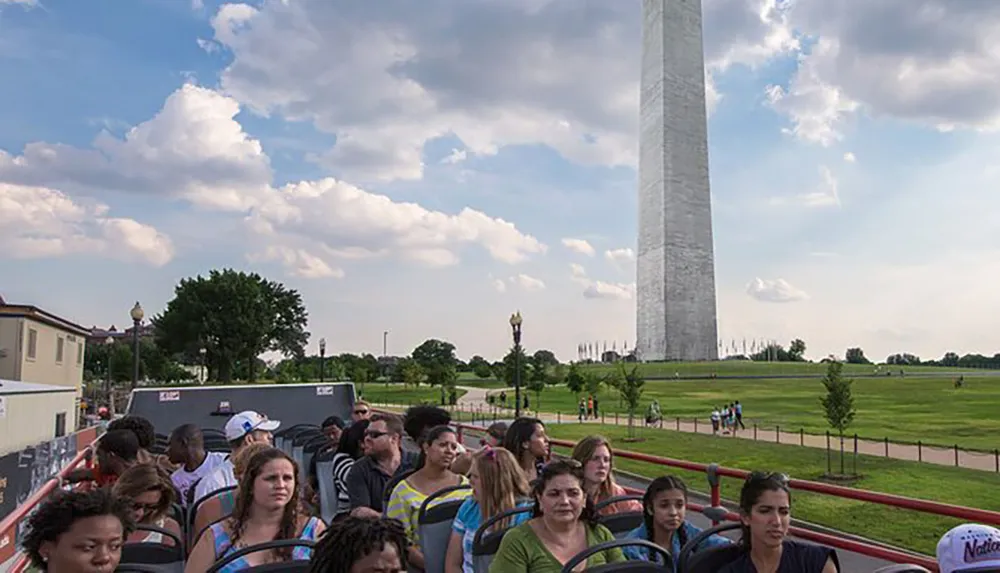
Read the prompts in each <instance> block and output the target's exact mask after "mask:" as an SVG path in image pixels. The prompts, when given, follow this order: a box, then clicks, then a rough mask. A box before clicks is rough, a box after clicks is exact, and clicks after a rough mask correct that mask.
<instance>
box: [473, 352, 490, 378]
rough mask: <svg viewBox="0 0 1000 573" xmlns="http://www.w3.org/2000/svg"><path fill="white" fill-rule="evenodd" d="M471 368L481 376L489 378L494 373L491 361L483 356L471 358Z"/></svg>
mask: <svg viewBox="0 0 1000 573" xmlns="http://www.w3.org/2000/svg"><path fill="white" fill-rule="evenodd" d="M469 369H470V370H472V373H473V374H475V375H476V376H477V377H479V378H489V377H490V376H492V375H493V369H492V368H491V367H490V363H489V362H487V361H486V359H485V358H483V357H482V356H479V355H476V356H473V357H472V359H470V360H469Z"/></svg>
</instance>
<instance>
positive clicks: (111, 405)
mask: <svg viewBox="0 0 1000 573" xmlns="http://www.w3.org/2000/svg"><path fill="white" fill-rule="evenodd" d="M114 343H115V339H114V338H111V337H110V336H109V337H107V338H105V339H104V344H105V345H106V346H107V347H108V364H107V366H108V377H107V378H105V379H104V399H105V400H107V401H108V412H109V413H111V414H112V415H113V414H114V413H115V397H114V395H112V393H111V350H112V348H111V345H112V344H114Z"/></svg>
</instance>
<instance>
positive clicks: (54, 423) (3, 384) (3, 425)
mask: <svg viewBox="0 0 1000 573" xmlns="http://www.w3.org/2000/svg"><path fill="white" fill-rule="evenodd" d="M76 400H77V395H76V391H75V390H74V389H73V388H69V387H66V386H53V385H49V384H32V383H30V382H15V381H11V380H3V379H0V456H3V455H5V454H7V453H9V452H16V451H18V450H22V449H24V448H26V447H28V446H34V445H36V444H40V443H42V442H47V441H49V440H51V439H53V438H58V437H61V436H66V435H69V434H71V433H73V432H74V431H76V421H75V419H76V412H77V407H76V404H77V401H76Z"/></svg>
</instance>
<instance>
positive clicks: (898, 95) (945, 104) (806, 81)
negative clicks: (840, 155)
mask: <svg viewBox="0 0 1000 573" xmlns="http://www.w3.org/2000/svg"><path fill="white" fill-rule="evenodd" d="M789 4H790V5H791V8H790V9H789V10H788V11H787V18H788V22H789V24H790V25H791V26H792V27H793V28H794V29H796V30H800V31H801V32H802V33H803V34H806V35H808V36H811V37H813V38H817V40H816V43H815V45H814V46H813V47H812V48H811V49H809V50H808V52H807V53H805V54H803V55H802V57H801V58H800V63H799V67H798V70H797V71H796V73H795V75H794V77H793V78H792V80H791V81H790V82H789V85H788V87H787V88H779V87H772V88H771V89H770V91H769V100H770V101H771V102H772V104H773V105H774V106H775V108H776V109H777V110H779V111H780V112H782V113H783V114H785V115H787V116H788V118H789V120H790V122H791V126H790V127H789V128H788V132H789V133H792V134H794V135H795V136H797V137H799V138H801V139H803V140H806V141H811V142H815V143H819V144H822V145H830V144H831V143H833V142H835V141H837V140H839V139H840V138H841V137H842V136H843V131H842V130H843V127H844V124H845V121H846V120H848V119H850V118H851V117H852V116H853V115H855V114H856V113H857V112H859V111H862V110H864V111H865V112H867V113H868V114H870V115H872V116H875V117H894V118H897V119H902V120H905V121H911V122H915V123H919V124H923V125H930V126H933V127H935V128H937V129H940V130H943V131H947V130H952V129H957V128H965V129H973V130H996V129H997V128H998V127H1000V52H998V51H997V50H995V49H994V46H996V45H997V42H1000V31H998V30H1000V5H998V4H997V3H994V2H950V1H948V0H914V1H910V0H883V1H880V2H868V3H861V4H857V5H855V4H852V3H844V2H822V1H805V2H795V3H789ZM875 22H878V23H879V24H878V27H877V30H876V29H875V28H873V27H872V26H873V23H875Z"/></svg>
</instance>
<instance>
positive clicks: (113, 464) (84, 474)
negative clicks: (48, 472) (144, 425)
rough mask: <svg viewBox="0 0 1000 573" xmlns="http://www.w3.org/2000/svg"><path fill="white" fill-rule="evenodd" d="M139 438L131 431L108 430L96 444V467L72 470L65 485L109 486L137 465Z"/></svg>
mask: <svg viewBox="0 0 1000 573" xmlns="http://www.w3.org/2000/svg"><path fill="white" fill-rule="evenodd" d="M138 456H139V438H137V437H136V435H135V433H134V432H132V431H131V430H109V431H108V432H106V433H105V434H104V435H103V436H101V439H100V440H98V442H97V465H96V466H94V467H93V468H81V469H78V470H74V471H72V472H70V473H69V475H67V476H66V479H65V480H64V481H65V483H79V482H84V481H93V482H96V483H97V485H98V486H99V487H104V486H109V485H111V484H113V483H114V482H115V480H116V479H118V476H120V475H121V474H122V473H123V472H124V471H125V470H127V469H128V468H130V467H132V466H134V465H135V464H136V463H138Z"/></svg>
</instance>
